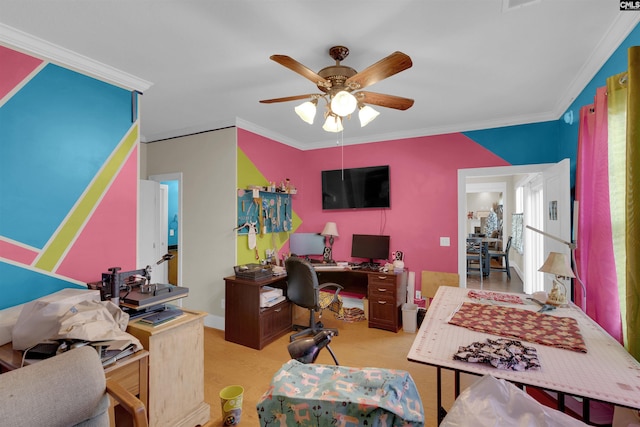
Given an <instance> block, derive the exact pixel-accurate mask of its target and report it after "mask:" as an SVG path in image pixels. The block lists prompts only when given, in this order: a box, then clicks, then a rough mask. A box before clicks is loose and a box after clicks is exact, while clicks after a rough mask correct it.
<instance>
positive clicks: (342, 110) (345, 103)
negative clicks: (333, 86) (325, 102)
mask: <svg viewBox="0 0 640 427" xmlns="http://www.w3.org/2000/svg"><path fill="white" fill-rule="evenodd" d="M357 106H358V100H357V99H356V97H355V96H353V95H351V94H350V93H349V92H347V91H346V90H341V91H340V92H338V93H336V94H335V96H334V97H333V98H332V99H331V111H333V112H334V113H336V114H337V115H339V116H340V117H344V116H348V115H349V114H351V113H353V112H354V111H355V109H356V107H357Z"/></svg>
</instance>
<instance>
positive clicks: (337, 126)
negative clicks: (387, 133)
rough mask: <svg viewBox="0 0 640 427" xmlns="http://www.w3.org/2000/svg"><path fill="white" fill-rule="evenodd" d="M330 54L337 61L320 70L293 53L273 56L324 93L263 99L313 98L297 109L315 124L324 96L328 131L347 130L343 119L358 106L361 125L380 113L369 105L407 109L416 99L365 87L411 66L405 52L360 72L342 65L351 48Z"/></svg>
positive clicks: (388, 57) (285, 100)
mask: <svg viewBox="0 0 640 427" xmlns="http://www.w3.org/2000/svg"><path fill="white" fill-rule="evenodd" d="M329 55H330V56H331V57H332V58H333V59H334V60H335V61H336V64H335V65H330V66H328V67H325V68H323V69H322V70H320V71H318V72H317V73H316V72H314V71H312V70H310V69H309V68H307V67H305V66H304V65H302V64H301V63H299V62H298V61H296V60H295V59H293V58H291V57H289V56H286V55H271V57H270V59H272V60H273V61H275V62H277V63H278V64H280V65H283V66H285V67H287V68H288V69H290V70H292V71H294V72H296V73H298V74H300V75H301V76H302V77H304V78H306V79H308V80H311V81H312V82H313V83H314V84H315V85H316V86H317V87H318V89H320V90H321V91H322V92H323V93H309V94H304V95H295V96H287V97H284V98H274V99H263V100H261V101H260V102H261V103H264V104H273V103H276V102H288V101H295V100H298V99H310V100H309V101H307V102H304V103H302V104H301V105H299V106H297V107H296V108H295V111H296V113H297V114H298V116H300V118H301V119H302V120H304V121H305V122H307V123H309V124H313V119H314V117H315V114H316V106H317V105H318V99H320V98H322V99H324V101H325V102H326V107H327V108H326V111H325V113H324V117H325V123H324V125H323V126H322V128H323V129H324V130H326V131H328V132H340V131H341V130H343V127H342V118H343V117H346V116H349V115H350V114H351V113H353V112H354V111H355V109H356V108H358V109H359V111H358V117H359V119H360V126H365V125H367V124H368V123H370V122H371V121H372V120H373V119H375V118H376V117H377V116H378V114H380V113H379V112H377V111H376V110H374V109H373V108H371V107H370V106H369V105H366V104H372V105H378V106H380V107H387V108H394V109H396V110H406V109H408V108H410V107H411V106H412V105H413V99H409V98H403V97H400V96H394V95H385V94H382V93H375V92H368V91H364V90H362V89H364V88H366V87H368V86H371V85H372V84H374V83H377V82H379V81H380V80H384V79H386V78H387V77H391V76H393V75H394V74H397V73H399V72H401V71H404V70H406V69H407V68H411V66H412V65H413V63H412V62H411V58H410V57H409V56H408V55H406V54H404V53H402V52H394V53H392V54H391V55H389V56H387V57H386V58H383V59H381V60H380V61H378V62H376V63H375V64H373V65H370V66H369V67H367V68H365V69H364V70H362V71H360V72H357V71H356V70H354V69H353V68H351V67H348V66H345V65H342V64H340V62H341V61H343V60H344V59H345V58H346V57H347V56H348V55H349V49H347V48H346V47H344V46H333V47H332V48H331V49H329Z"/></svg>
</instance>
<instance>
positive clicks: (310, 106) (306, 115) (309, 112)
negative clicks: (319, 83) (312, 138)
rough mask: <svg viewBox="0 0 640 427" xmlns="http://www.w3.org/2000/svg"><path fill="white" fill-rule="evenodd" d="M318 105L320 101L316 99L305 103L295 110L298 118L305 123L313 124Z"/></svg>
mask: <svg viewBox="0 0 640 427" xmlns="http://www.w3.org/2000/svg"><path fill="white" fill-rule="evenodd" d="M317 104H318V100H317V99H314V100H313V101H307V102H303V103H302V104H300V105H298V106H297V107H296V108H294V110H295V112H296V114H297V115H298V117H300V118H301V119H302V120H303V121H305V122H307V123H309V124H310V125H312V124H313V119H314V118H315V116H316V105H317Z"/></svg>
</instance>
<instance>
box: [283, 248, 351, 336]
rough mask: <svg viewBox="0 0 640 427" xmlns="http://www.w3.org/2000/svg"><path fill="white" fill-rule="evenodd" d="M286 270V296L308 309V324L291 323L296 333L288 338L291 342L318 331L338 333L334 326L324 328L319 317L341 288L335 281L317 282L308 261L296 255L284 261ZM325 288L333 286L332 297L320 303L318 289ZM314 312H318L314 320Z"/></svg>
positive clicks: (316, 276)
mask: <svg viewBox="0 0 640 427" xmlns="http://www.w3.org/2000/svg"><path fill="white" fill-rule="evenodd" d="M284 266H285V270H286V271H287V298H289V301H291V302H292V303H294V304H295V305H297V306H300V307H304V308H306V309H308V310H309V324H308V325H293V329H294V330H295V331H299V332H297V333H294V334H292V335H291V336H290V337H289V338H290V341H291V342H293V341H294V340H295V339H296V338H299V337H302V336H306V335H314V336H315V335H317V334H318V332H320V331H331V332H333V333H334V335H338V330H337V329H334V328H325V327H324V325H323V324H322V322H320V318H321V317H322V310H323V309H325V308H327V307H329V305H331V304H333V303H335V302H337V301H338V294H339V293H340V290H341V289H343V288H342V286H340V285H338V284H336V283H324V284H322V285H320V284H319V283H318V275H317V274H316V271H315V270H314V269H313V266H312V265H311V263H310V262H309V261H306V260H304V259H302V258H298V257H289V258H287V260H286V261H285V263H284ZM327 288H334V289H335V293H334V294H333V298H331V299H330V300H329V301H327V302H326V304H325V303H321V301H322V298H321V297H320V291H322V290H325V289H327ZM316 313H319V315H318V320H316Z"/></svg>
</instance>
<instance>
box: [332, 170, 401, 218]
mask: <svg viewBox="0 0 640 427" xmlns="http://www.w3.org/2000/svg"><path fill="white" fill-rule="evenodd" d="M389 207H391V200H390V194H389V166H388V165H387V166H370V167H364V168H351V169H336V170H327V171H322V209H326V210H330V209H363V208H389Z"/></svg>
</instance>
